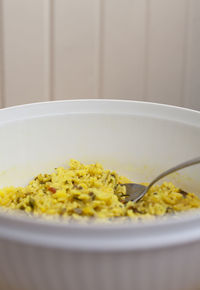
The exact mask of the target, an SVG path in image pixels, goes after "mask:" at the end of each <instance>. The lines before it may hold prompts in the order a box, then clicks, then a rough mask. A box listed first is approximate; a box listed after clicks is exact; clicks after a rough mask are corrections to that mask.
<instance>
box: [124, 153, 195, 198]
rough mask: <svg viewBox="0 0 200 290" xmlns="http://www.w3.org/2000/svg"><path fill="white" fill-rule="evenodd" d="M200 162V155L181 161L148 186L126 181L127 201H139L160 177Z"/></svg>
mask: <svg viewBox="0 0 200 290" xmlns="http://www.w3.org/2000/svg"><path fill="white" fill-rule="evenodd" d="M198 163H200V157H197V158H194V159H191V160H188V161H186V162H183V163H180V164H178V165H176V166H174V167H172V168H170V169H168V170H166V171H164V172H162V173H161V174H160V175H158V176H157V177H156V178H155V179H154V180H153V181H152V182H151V183H150V184H149V185H148V186H144V185H142V184H137V183H126V184H123V185H124V186H126V198H125V202H129V201H133V202H137V201H139V200H140V199H141V198H142V197H143V196H144V195H145V194H146V193H147V192H148V191H149V189H150V188H151V187H152V186H153V185H154V184H155V183H156V182H157V181H159V180H160V179H162V178H163V177H165V176H167V175H169V174H171V173H173V172H176V171H178V170H181V169H183V168H186V167H189V166H192V165H195V164H198Z"/></svg>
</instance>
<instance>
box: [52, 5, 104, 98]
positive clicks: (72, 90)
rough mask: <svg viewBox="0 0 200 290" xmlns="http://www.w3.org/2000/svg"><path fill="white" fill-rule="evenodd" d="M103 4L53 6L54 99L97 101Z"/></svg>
mask: <svg viewBox="0 0 200 290" xmlns="http://www.w3.org/2000/svg"><path fill="white" fill-rule="evenodd" d="M99 1H100V0H85V1H74V0H67V1H66V0H59V1H55V2H54V4H55V5H54V32H53V34H54V98H55V99H69V98H70V99H71V98H96V97H98V95H97V94H98V92H97V89H96V86H97V84H98V80H97V78H98V73H97V72H96V70H97V69H98V65H97V63H96V62H98V57H97V54H98V53H97V52H98V49H99V47H98V46H99V41H98V35H99V34H98V33H99V31H98V29H99V27H98V19H99V9H98V7H99V6H98V5H99Z"/></svg>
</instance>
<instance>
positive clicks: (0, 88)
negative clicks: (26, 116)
mask: <svg viewBox="0 0 200 290" xmlns="http://www.w3.org/2000/svg"><path fill="white" fill-rule="evenodd" d="M3 40H4V36H3V5H2V0H0V108H2V107H3V96H4V52H3V46H4V45H3Z"/></svg>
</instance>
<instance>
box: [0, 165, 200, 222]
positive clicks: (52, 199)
mask: <svg viewBox="0 0 200 290" xmlns="http://www.w3.org/2000/svg"><path fill="white" fill-rule="evenodd" d="M129 182H131V181H130V180H128V179H127V178H126V177H123V176H119V175H118V174H117V173H116V172H114V171H110V170H104V169H103V167H102V165H101V164H99V163H96V164H90V165H83V164H81V163H80V162H78V161H76V160H71V162H70V167H69V168H63V167H59V168H57V169H55V171H54V172H53V173H52V174H39V175H38V176H37V177H35V178H34V179H33V180H31V181H30V182H29V184H28V185H27V186H26V187H5V188H3V189H1V190H0V206H2V207H4V208H9V209H13V210H14V209H15V210H21V211H24V212H26V213H27V214H31V215H32V214H33V215H36V216H40V215H41V216H42V215H46V216H49V215H51V216H52V215H53V216H54V215H55V216H63V217H71V218H73V219H82V217H94V218H103V219H104V218H106V219H107V218H109V219H111V220H112V219H115V218H116V217H129V218H141V217H151V216H163V215H166V214H168V213H169V214H174V213H176V212H181V211H186V210H190V209H194V208H199V207H200V199H199V198H198V197H197V196H196V195H195V194H193V193H187V192H184V191H183V190H181V189H180V188H177V187H175V186H174V185H173V184H172V183H169V182H164V183H163V184H162V185H155V186H153V187H152V188H151V189H150V190H149V192H148V193H147V194H146V195H145V196H144V197H143V198H142V199H141V200H140V201H138V202H137V203H133V202H131V201H129V202H128V203H126V202H125V198H126V188H125V186H123V185H121V184H123V183H129Z"/></svg>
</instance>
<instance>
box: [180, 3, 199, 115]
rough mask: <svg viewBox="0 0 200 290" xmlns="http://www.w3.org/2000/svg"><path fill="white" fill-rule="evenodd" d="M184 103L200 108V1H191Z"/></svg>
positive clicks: (187, 105)
mask: <svg viewBox="0 0 200 290" xmlns="http://www.w3.org/2000/svg"><path fill="white" fill-rule="evenodd" d="M189 4H190V5H189V19H188V30H187V43H186V45H187V47H186V51H187V59H186V67H185V80H184V84H185V86H184V88H185V90H184V105H185V106H186V107H190V108H194V109H198V110H200V1H199V0H190V1H189Z"/></svg>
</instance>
